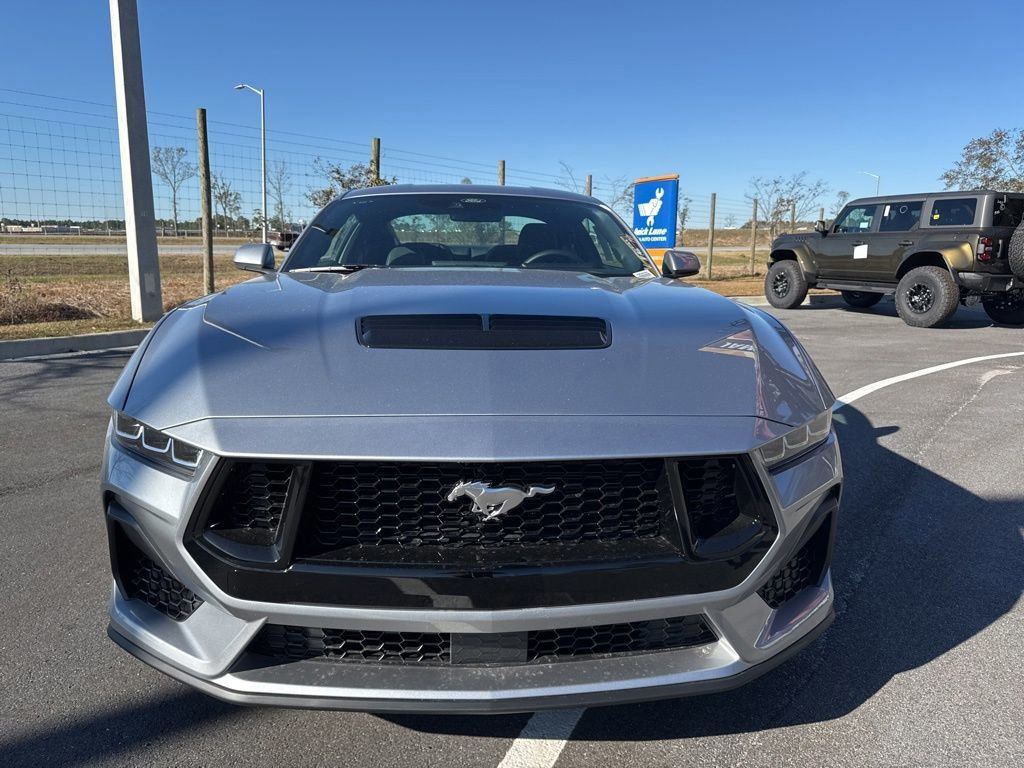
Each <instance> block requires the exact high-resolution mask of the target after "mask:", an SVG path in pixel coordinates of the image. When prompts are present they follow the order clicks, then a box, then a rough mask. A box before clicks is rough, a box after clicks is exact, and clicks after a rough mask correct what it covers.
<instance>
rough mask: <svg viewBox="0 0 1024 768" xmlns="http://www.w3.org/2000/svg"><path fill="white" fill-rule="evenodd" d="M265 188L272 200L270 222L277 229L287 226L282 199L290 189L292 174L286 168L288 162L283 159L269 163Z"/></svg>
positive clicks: (286, 214) (286, 216)
mask: <svg viewBox="0 0 1024 768" xmlns="http://www.w3.org/2000/svg"><path fill="white" fill-rule="evenodd" d="M267 190H268V191H269V192H270V197H271V198H272V199H273V201H274V215H273V216H272V217H271V219H270V223H271V225H273V226H276V227H277V228H278V229H284V228H285V227H287V226H288V223H287V219H288V213H287V211H286V210H285V207H284V199H285V197H286V196H287V195H288V193H289V192H291V190H292V174H291V172H290V171H289V170H288V164H287V163H286V162H284V161H283V160H277V161H275V162H273V163H271V165H270V168H269V170H268V173H267Z"/></svg>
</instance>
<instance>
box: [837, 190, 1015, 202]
mask: <svg viewBox="0 0 1024 768" xmlns="http://www.w3.org/2000/svg"><path fill="white" fill-rule="evenodd" d="M981 195H1014V196H1022V195H1024V193H1022V192H1010V191H1009V190H999V189H961V190H953V191H946V192H916V193H913V194H906V195H877V196H873V197H858V198H857V199H856V200H850V201H849V202H848V203H847V205H852V204H854V203H859V204H868V203H884V202H890V201H895V200H920V199H922V198H925V197H930V198H944V197H979V196H981Z"/></svg>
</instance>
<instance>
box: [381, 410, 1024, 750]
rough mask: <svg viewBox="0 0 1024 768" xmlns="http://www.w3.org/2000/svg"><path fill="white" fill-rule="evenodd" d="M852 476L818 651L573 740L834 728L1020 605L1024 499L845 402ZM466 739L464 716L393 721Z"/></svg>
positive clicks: (582, 727)
mask: <svg viewBox="0 0 1024 768" xmlns="http://www.w3.org/2000/svg"><path fill="white" fill-rule="evenodd" d="M836 427H837V431H838V432H839V435H840V442H841V444H842V449H843V457H844V469H845V472H846V480H845V488H844V491H843V494H844V497H843V505H842V512H841V516H840V521H839V528H838V533H837V537H838V538H837V542H836V546H835V555H834V560H833V565H832V573H833V580H834V583H835V588H836V613H837V617H836V621H835V623H834V624H833V626H832V627H831V628H830V629H829V630H828V631H827V632H826V633H825V634H824V635H823V636H822V637H821V638H820V639H819V640H818V641H817V642H816V643H814V644H813V645H811V646H810V647H809V648H807V649H806V650H805V651H803V652H802V653H800V654H798V655H797V656H795V657H794V658H793V659H791V660H790V661H787V662H786V663H785V664H783V665H781V666H780V667H778V668H776V669H775V670H773V671H771V672H769V673H768V674H766V675H765V676H764V677H761V678H759V679H758V680H755V681H754V682H752V683H750V684H749V685H747V686H745V687H743V688H739V689H736V690H733V691H730V692H727V693H721V694H714V695H708V696H699V697H692V698H682V699H674V700H667V701H659V702H651V703H645V704H635V705H622V706H612V707H602V708H595V709H591V710H589V711H588V712H587V714H586V715H585V716H584V717H583V719H582V720H581V721H580V724H579V725H578V726H577V728H576V730H575V732H574V734H573V739H574V740H593V741H624V742H628V741H647V740H657V739H682V738H690V737H698V736H710V735H723V734H736V733H744V732H750V731H758V730H764V729H770V728H780V727H786V726H792V725H799V724H805V723H814V722H821V721H827V720H833V719H835V718H838V717H842V716H844V715H847V714H849V713H850V712H852V711H854V710H856V709H857V708H858V707H860V706H861V705H862V704H863V703H865V702H866V701H867V700H868V699H870V698H871V697H872V696H874V695H875V694H876V693H877V692H878V691H879V690H881V689H882V688H883V687H884V686H885V685H886V684H887V683H888V682H889V681H890V680H892V679H893V677H894V676H896V675H898V674H900V673H903V672H906V671H908V670H913V669H916V668H918V667H921V666H923V665H926V664H928V663H930V662H932V661H934V660H935V659H938V658H940V657H941V656H943V655H944V654H945V653H947V652H948V651H950V650H952V649H953V648H956V647H957V646H958V645H960V644H961V643H964V642H966V641H968V640H970V639H971V638H972V637H974V636H975V635H976V634H978V633H979V632H981V631H982V630H984V629H985V628H986V627H988V626H989V625H991V624H992V623H993V622H995V621H996V620H998V619H999V618H1000V617H1001V616H1003V615H1004V614H1006V613H1007V612H1008V611H1010V610H1011V609H1012V608H1013V607H1014V605H1015V604H1016V603H1017V601H1018V600H1019V599H1020V597H1021V594H1022V587H1024V546H1022V543H1021V533H1020V532H1021V530H1024V499H1021V498H1007V499H1000V500H997V501H992V500H986V499H983V498H980V497H978V496H976V495H975V494H973V493H971V492H969V491H967V490H965V489H964V488H962V487H960V486H958V485H956V484H955V483H952V482H950V481H948V480H946V479H944V478H943V477H941V476H939V475H937V474H935V473H934V472H932V471H931V470H929V469H927V468H925V467H923V466H921V465H920V464H917V463H915V462H914V461H912V460H909V459H907V458H904V457H903V456H901V455H899V454H897V453H895V452H893V451H891V450H889V449H888V448H886V447H884V446H883V445H881V444H880V443H879V439H880V438H883V437H884V436H886V435H888V434H892V433H893V432H895V431H898V427H893V426H889V425H883V426H881V427H876V426H875V425H873V424H871V422H870V421H869V420H868V419H867V417H866V416H864V414H863V413H861V412H860V411H858V410H857V409H855V408H853V407H852V406H847V407H845V408H843V409H842V410H840V411H839V412H838V413H837V414H836ZM389 719H391V720H393V721H394V722H397V723H399V724H401V725H403V726H405V727H408V728H412V729H417V730H423V731H430V732H439V731H440V732H462V731H463V730H464V729H465V728H466V723H465V719H464V718H442V717H411V716H406V717H401V718H399V717H393V718H389Z"/></svg>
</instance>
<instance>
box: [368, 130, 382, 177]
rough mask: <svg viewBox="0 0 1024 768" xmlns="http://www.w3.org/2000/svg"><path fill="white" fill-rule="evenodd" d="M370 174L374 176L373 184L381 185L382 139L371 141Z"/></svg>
mask: <svg viewBox="0 0 1024 768" xmlns="http://www.w3.org/2000/svg"><path fill="white" fill-rule="evenodd" d="M370 172H371V173H372V174H373V182H374V183H375V184H379V183H380V139H378V138H377V137H374V138H373V139H372V140H371V141H370Z"/></svg>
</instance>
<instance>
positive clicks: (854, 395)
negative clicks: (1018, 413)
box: [832, 352, 1024, 411]
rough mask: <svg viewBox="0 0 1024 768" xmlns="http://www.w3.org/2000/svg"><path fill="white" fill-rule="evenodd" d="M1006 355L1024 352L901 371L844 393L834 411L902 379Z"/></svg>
mask: <svg viewBox="0 0 1024 768" xmlns="http://www.w3.org/2000/svg"><path fill="white" fill-rule="evenodd" d="M1006 357H1024V352H1003V353H1001V354H998V355H984V356H983V357H969V358H967V359H965V360H954V361H953V362H951V363H943V364H942V365H933V366H932V367H931V368H922V369H921V370H919V371H911V372H910V373H901V374H900V375H899V376H892V377H890V378H888V379H882V380H881V381H876V382H875V383H874V384H867V385H865V386H863V387H861V388H860V389H855V390H853V392H850V393H849V394H846V395H843V396H842V397H839V398H837V399H836V402H835V405H833V406H832V410H833V411H838V410H839V409H840V408H842V407H843V406H844V405H849V404H850V403H852V402H853V401H854V400H860V399H861V398H862V397H864V396H865V395H870V394H871V393H872V392H877V391H878V390H880V389H885V388H886V387H891V386H892V385H893V384H899V383H900V382H901V381H908V380H910V379H916V378H918V377H919V376H927V375H928V374H930V373H939V372H940V371H948V370H949V369H950V368H959V367H960V366H961V365H971V364H972V363H983V362H985V361H986V360H1001V359H1003V358H1006Z"/></svg>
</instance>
